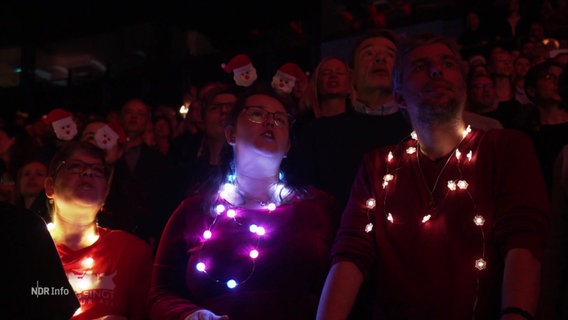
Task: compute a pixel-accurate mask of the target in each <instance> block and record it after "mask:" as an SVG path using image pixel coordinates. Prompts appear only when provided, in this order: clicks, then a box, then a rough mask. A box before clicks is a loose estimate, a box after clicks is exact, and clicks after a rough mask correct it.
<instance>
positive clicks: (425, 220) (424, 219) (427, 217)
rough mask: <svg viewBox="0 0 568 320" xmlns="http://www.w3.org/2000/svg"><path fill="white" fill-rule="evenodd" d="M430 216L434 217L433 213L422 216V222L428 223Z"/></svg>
mask: <svg viewBox="0 0 568 320" xmlns="http://www.w3.org/2000/svg"><path fill="white" fill-rule="evenodd" d="M430 218H432V215H430V214H427V215H425V216H424V217H422V223H426V222H428V221H429V220H430Z"/></svg>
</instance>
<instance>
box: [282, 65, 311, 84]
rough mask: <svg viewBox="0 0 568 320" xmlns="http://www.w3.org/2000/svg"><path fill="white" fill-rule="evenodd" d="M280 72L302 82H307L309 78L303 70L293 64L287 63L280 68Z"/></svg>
mask: <svg viewBox="0 0 568 320" xmlns="http://www.w3.org/2000/svg"><path fill="white" fill-rule="evenodd" d="M278 72H280V73H284V74H285V75H287V76H289V77H293V78H296V79H299V80H302V81H305V80H306V79H307V78H308V76H307V75H306V74H305V73H304V71H302V69H301V68H300V67H299V66H298V65H297V64H295V63H293V62H288V63H285V64H284V65H282V66H281V67H280V69H278Z"/></svg>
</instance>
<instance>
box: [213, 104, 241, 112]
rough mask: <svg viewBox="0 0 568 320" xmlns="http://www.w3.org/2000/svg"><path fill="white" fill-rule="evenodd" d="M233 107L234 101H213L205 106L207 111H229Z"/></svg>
mask: <svg viewBox="0 0 568 320" xmlns="http://www.w3.org/2000/svg"><path fill="white" fill-rule="evenodd" d="M234 107H235V104H234V103H215V104H212V105H209V106H208V107H207V108H206V111H207V112H219V111H221V110H226V111H227V112H229V111H231V109H233V108H234Z"/></svg>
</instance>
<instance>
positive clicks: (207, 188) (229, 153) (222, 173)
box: [196, 83, 305, 212]
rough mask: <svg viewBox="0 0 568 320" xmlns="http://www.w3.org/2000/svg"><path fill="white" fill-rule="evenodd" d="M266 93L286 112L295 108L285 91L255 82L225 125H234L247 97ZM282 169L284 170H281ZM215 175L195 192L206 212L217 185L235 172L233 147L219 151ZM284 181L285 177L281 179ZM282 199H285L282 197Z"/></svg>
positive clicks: (299, 191)
mask: <svg viewBox="0 0 568 320" xmlns="http://www.w3.org/2000/svg"><path fill="white" fill-rule="evenodd" d="M258 94H260V95H267V96H270V97H272V98H274V99H276V100H278V101H279V102H280V103H282V105H283V106H284V108H285V109H286V111H287V112H288V113H291V111H292V110H294V108H295V103H294V100H293V98H292V97H291V96H290V95H288V94H285V93H280V92H278V91H275V90H274V89H273V88H272V87H270V86H268V85H264V84H262V83H260V84H259V83H255V84H253V86H251V87H249V88H247V89H246V90H244V91H243V92H241V94H240V95H239V96H238V99H237V103H236V105H235V107H234V108H233V109H232V110H231V112H230V113H229V114H228V116H227V122H226V124H225V126H226V127H227V126H235V125H236V123H237V120H238V117H239V115H240V114H241V112H242V111H243V109H244V107H245V102H246V101H247V99H248V98H249V97H251V96H253V95H258ZM289 132H290V141H292V132H293V130H289ZM284 168H285V165H281V169H284ZM281 171H284V170H281ZM217 172H218V174H217V175H212V176H210V177H209V179H207V180H206V181H205V182H204V183H203V184H202V185H201V186H200V187H199V188H198V189H197V190H196V193H200V194H202V195H203V197H204V201H203V210H204V211H205V212H207V210H209V209H210V208H211V206H212V205H213V203H214V201H215V200H216V199H217V192H218V190H219V187H220V186H221V185H222V184H224V183H225V182H227V177H228V176H230V175H232V174H234V173H235V163H234V154H233V148H232V147H231V146H230V145H229V144H226V145H225V147H224V148H223V150H222V151H221V161H220V164H219V170H218V171H217ZM282 173H283V175H284V176H283V178H285V176H286V175H285V172H282ZM283 181H285V179H283ZM288 188H289V189H291V190H293V192H292V193H291V194H293V195H294V196H295V197H298V196H299V195H301V194H303V193H305V192H304V188H302V187H299V186H290V185H289V186H288ZM283 200H284V201H285V200H287V199H283Z"/></svg>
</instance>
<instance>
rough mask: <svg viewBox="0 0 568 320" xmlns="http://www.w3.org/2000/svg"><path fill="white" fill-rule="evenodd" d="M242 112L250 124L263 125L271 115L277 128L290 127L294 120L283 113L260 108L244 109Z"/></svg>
mask: <svg viewBox="0 0 568 320" xmlns="http://www.w3.org/2000/svg"><path fill="white" fill-rule="evenodd" d="M243 112H244V113H245V114H246V115H247V119H248V120H249V121H250V122H252V123H257V124H263V123H265V122H266V120H268V116H269V115H272V118H273V119H274V124H275V125H276V126H277V127H278V126H280V125H284V126H287V127H289V126H291V125H292V124H293V123H294V121H296V119H294V117H293V116H292V115H291V114H289V113H285V112H270V111H267V110H266V109H264V107H260V106H249V107H244V108H243Z"/></svg>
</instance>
